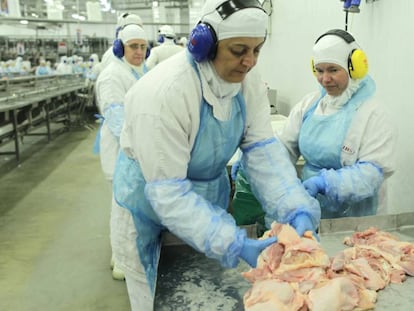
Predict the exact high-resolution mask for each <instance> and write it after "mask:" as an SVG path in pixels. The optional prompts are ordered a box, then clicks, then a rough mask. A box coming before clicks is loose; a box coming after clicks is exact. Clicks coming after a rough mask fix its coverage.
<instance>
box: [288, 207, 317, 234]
mask: <svg viewBox="0 0 414 311" xmlns="http://www.w3.org/2000/svg"><path fill="white" fill-rule="evenodd" d="M290 225H291V226H292V227H293V228H295V230H296V232H297V233H298V235H299V236H300V237H302V236H303V234H304V233H305V232H306V231H312V232H313V235H314V237H315V238H316V239H317V240H319V237H318V235H317V234H316V228H314V226H313V222H312V220H311V218H310V217H309V216H308V215H307V214H305V213H300V214H297V215H296V217H295V218H293V220H292V221H291V222H290Z"/></svg>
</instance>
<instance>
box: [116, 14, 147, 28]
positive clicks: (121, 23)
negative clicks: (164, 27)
mask: <svg viewBox="0 0 414 311" xmlns="http://www.w3.org/2000/svg"><path fill="white" fill-rule="evenodd" d="M117 24H118V27H125V26H126V25H130V24H134V25H139V26H141V27H142V26H143V23H142V19H141V17H140V16H139V15H136V14H129V13H124V14H122V15H121V16H119V17H118V23H117Z"/></svg>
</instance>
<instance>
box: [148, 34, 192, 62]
mask: <svg viewBox="0 0 414 311" xmlns="http://www.w3.org/2000/svg"><path fill="white" fill-rule="evenodd" d="M164 40H165V41H164V42H163V43H162V44H161V45H159V46H156V47H153V48H152V49H151V52H150V56H149V57H148V59H147V66H148V69H152V68H154V67H155V66H156V65H157V64H159V63H160V62H162V61H164V60H166V59H167V58H169V57H170V56H172V55H174V54H177V53H179V52H181V51H183V50H184V48H183V47H182V46H180V45H177V44H175V43H174V40H172V39H168V38H165V39H164Z"/></svg>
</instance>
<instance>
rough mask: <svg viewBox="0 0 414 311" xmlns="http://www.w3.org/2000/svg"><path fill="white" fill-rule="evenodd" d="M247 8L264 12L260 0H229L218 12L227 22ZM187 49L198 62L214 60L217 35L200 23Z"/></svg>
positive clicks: (203, 23) (208, 25)
mask: <svg viewBox="0 0 414 311" xmlns="http://www.w3.org/2000/svg"><path fill="white" fill-rule="evenodd" d="M247 8H257V9H260V10H262V11H264V9H263V7H262V5H261V4H260V2H259V1H258V0H228V1H225V2H223V3H222V4H221V5H219V6H218V7H217V8H216V12H217V13H218V14H219V15H220V17H221V18H222V19H223V20H225V19H226V18H228V17H229V16H230V15H232V14H233V13H235V12H237V11H239V10H243V9H247ZM187 49H188V51H189V52H190V54H191V55H192V56H193V58H194V59H195V60H196V61H197V62H202V61H206V60H212V59H214V57H215V56H216V52H217V35H216V32H215V31H214V28H213V27H212V26H211V25H210V24H208V23H206V22H202V21H200V22H199V23H198V24H197V25H196V26H195V27H194V29H193V30H192V31H191V33H190V36H189V37H188V45H187Z"/></svg>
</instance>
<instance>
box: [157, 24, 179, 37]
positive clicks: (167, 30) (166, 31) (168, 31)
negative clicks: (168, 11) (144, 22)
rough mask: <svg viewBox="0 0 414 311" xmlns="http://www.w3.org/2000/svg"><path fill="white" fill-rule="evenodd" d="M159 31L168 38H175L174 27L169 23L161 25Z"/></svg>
mask: <svg viewBox="0 0 414 311" xmlns="http://www.w3.org/2000/svg"><path fill="white" fill-rule="evenodd" d="M158 33H159V34H160V35H163V36H166V37H167V38H170V39H174V38H175V32H174V29H173V28H172V27H171V26H169V25H164V26H161V27H160V29H158Z"/></svg>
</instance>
